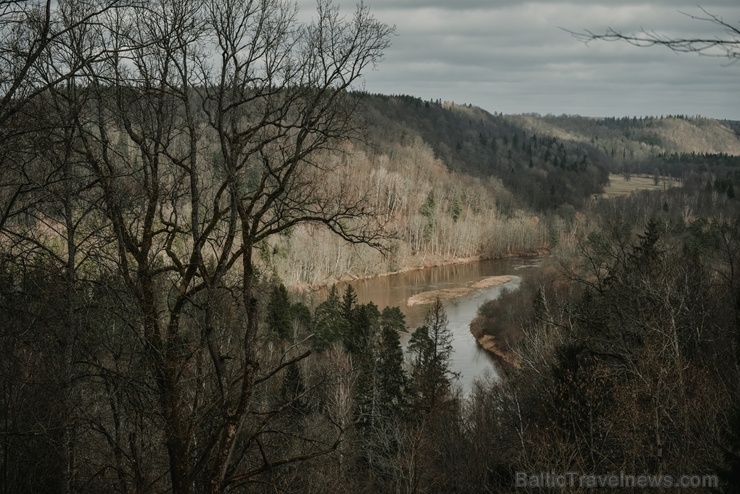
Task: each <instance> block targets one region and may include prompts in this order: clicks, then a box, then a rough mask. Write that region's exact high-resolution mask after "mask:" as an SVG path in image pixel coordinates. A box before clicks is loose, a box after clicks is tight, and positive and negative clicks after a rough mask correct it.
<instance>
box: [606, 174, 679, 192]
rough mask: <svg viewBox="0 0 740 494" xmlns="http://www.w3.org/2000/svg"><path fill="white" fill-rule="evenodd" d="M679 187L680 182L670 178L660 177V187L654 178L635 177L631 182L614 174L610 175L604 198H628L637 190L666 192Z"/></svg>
mask: <svg viewBox="0 0 740 494" xmlns="http://www.w3.org/2000/svg"><path fill="white" fill-rule="evenodd" d="M679 185H680V184H679V182H678V181H676V180H674V179H672V178H668V177H660V180H659V182H658V185H655V179H654V178H653V177H647V176H636V175H633V176H632V177H631V178H630V179H629V180H625V179H624V176H622V175H616V174H614V173H612V174H610V175H609V185H607V186H606V187H604V194H603V196H604V197H616V196H626V195H629V194H631V193H632V192H635V191H637V190H665V189H666V188H668V187H678V186H679Z"/></svg>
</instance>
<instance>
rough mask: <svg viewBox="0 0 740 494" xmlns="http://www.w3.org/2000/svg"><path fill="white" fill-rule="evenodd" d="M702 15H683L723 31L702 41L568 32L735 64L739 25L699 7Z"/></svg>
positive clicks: (584, 38)
mask: <svg viewBox="0 0 740 494" xmlns="http://www.w3.org/2000/svg"><path fill="white" fill-rule="evenodd" d="M699 9H700V10H701V12H702V14H701V15H693V14H688V13H684V12H682V13H683V14H684V15H686V16H687V17H689V18H691V19H695V20H697V21H701V22H708V23H710V24H714V25H715V26H716V27H717V28H719V29H720V31H722V34H721V35H717V36H712V37H707V38H702V37H697V38H671V37H669V36H665V35H662V34H660V33H657V32H655V31H646V30H641V31H640V32H638V33H633V34H625V33H623V32H621V31H617V30H615V29H612V28H608V29H607V30H606V31H605V32H604V33H594V32H592V31H589V30H585V31H583V32H574V31H568V30H566V31H568V32H569V33H571V34H572V35H573V36H575V37H576V38H577V39H579V40H581V41H584V42H589V41H594V40H599V41H623V42H627V43H629V44H631V45H635V46H639V47H648V46H665V47H668V48H670V49H671V50H673V51H675V52H678V53H698V54H700V55H704V56H712V57H722V58H729V59H730V60H731V61H733V62H734V61H736V60H738V58H740V26H737V25H733V24H731V23H729V22H727V21H725V20H724V19H723V18H722V17H720V16H718V15H716V14H712V13H710V12H708V11H707V10H705V9H704V8H701V7H700V8H699Z"/></svg>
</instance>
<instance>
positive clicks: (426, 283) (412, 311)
mask: <svg viewBox="0 0 740 494" xmlns="http://www.w3.org/2000/svg"><path fill="white" fill-rule="evenodd" d="M541 262H542V259H538V258H515V259H495V260H490V261H477V262H471V263H466V264H454V265H446V266H438V267H433V268H427V269H422V270H416V271H408V272H404V273H399V274H393V275H388V276H380V277H377V278H371V279H366V280H358V281H355V282H352V283H351V285H352V287H353V288H354V289H355V291H356V292H357V302H358V303H361V304H365V303H368V302H373V303H374V304H376V305H377V306H378V308H379V309H381V310H382V309H383V308H384V307H386V306H391V307H392V306H398V307H399V308H400V309H401V311H403V313H404V314H405V315H406V325H407V326H408V327H409V333H408V334H406V335H402V337H401V341H402V343H403V344H404V345H405V344H406V342H408V339H409V337H410V335H411V332H412V331H413V330H414V329H415V328H416V327H418V326H420V325H421V324H422V323H423V322H424V316H425V315H426V312H427V310H428V309H429V305H414V306H409V305H408V304H407V301H408V299H409V297H411V296H412V295H416V294H418V293H422V292H427V291H431V290H440V289H449V288H458V287H462V286H465V285H467V284H469V283H470V282H475V281H479V280H481V279H483V278H486V277H489V276H499V275H513V276H514V279H512V281H510V282H509V283H506V284H505V285H502V286H498V287H493V288H484V289H480V290H476V291H473V292H471V293H468V294H467V295H464V296H462V297H460V298H456V299H451V300H445V301H443V304H444V307H445V310H446V312H447V317H448V319H449V328H450V330H451V331H452V335H453V343H452V345H453V353H452V362H451V367H452V371H453V372H456V373H459V375H460V377H459V378H458V379H457V381H456V384H458V385H459V386H461V388H462V391H463V393H467V392H468V391H470V389H471V386H472V384H473V382H474V381H475V379H477V378H480V377H484V376H486V374H491V375H492V376H493V377H494V378H495V377H496V376H497V371H496V366H497V363H496V362H495V360H494V358H493V357H492V356H491V355H489V354H488V352H486V351H485V350H483V349H481V348H480V346H478V343H477V342H476V341H475V338H473V335H472V334H470V322H471V321H472V320H473V318H475V316H476V313H477V311H478V307H480V306H481V305H482V304H483V303H484V302H486V301H488V300H491V299H495V298H496V297H498V296H499V295H500V294H501V291H502V290H504V289H510V290H516V289H517V288H518V286H519V284H520V283H521V281H522V279H525V278H528V277H535V276H538V274H539V272H540V269H538V268H539V266H540V264H541Z"/></svg>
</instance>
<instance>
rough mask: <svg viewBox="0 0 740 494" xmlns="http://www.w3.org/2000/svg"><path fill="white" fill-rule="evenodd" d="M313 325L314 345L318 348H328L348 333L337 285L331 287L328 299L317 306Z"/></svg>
mask: <svg viewBox="0 0 740 494" xmlns="http://www.w3.org/2000/svg"><path fill="white" fill-rule="evenodd" d="M313 327H314V338H313V346H314V348H316V349H318V350H323V349H325V348H327V347H328V346H329V345H331V344H332V343H334V342H335V341H341V340H342V339H343V338H344V335H345V334H346V333H347V319H346V318H345V317H344V313H343V311H342V300H341V299H340V298H339V293H338V292H337V287H336V286H332V287H331V289H330V290H329V296H328V297H327V299H326V300H324V301H323V302H321V303H320V304H319V305H318V306H317V307H316V310H315V311H314V317H313Z"/></svg>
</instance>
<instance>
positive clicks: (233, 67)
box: [0, 0, 392, 492]
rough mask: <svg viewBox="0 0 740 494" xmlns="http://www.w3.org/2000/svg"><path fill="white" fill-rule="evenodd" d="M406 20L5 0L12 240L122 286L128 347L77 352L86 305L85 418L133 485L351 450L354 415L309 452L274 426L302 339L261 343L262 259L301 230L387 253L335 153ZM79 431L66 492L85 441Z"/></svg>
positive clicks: (74, 326) (244, 475)
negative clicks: (275, 390)
mask: <svg viewBox="0 0 740 494" xmlns="http://www.w3.org/2000/svg"><path fill="white" fill-rule="evenodd" d="M391 33H392V28H390V27H388V26H386V25H384V24H382V23H380V22H378V21H377V20H376V19H375V18H373V16H372V15H371V14H370V12H369V11H368V9H367V7H365V6H364V5H362V4H360V5H359V6H358V7H357V9H356V11H355V12H354V14H353V15H350V16H349V17H346V16H344V15H342V14H340V12H339V10H338V8H337V7H335V6H334V5H332V4H331V2H329V1H325V0H321V1H319V2H318V3H317V10H316V13H315V15H314V17H313V20H312V21H311V22H308V23H302V22H299V21H298V12H297V7H295V6H294V5H293V4H292V3H290V2H286V1H282V0H247V1H244V0H207V1H205V2H204V1H201V0H197V1H193V0H159V1H155V2H148V1H147V2H138V1H135V0H133V1H129V0H87V1H58V2H57V1H52V0H48V1H47V2H46V3H37V2H30V1H2V2H0V141H1V142H2V143H1V144H0V162H2V168H3V173H2V177H1V178H0V229H2V233H3V235H2V241H3V245H4V249H3V250H4V252H5V254H6V255H12V256H17V259H16V261H15V262H16V264H20V263H23V262H36V261H35V259H38V256H37V254H38V253H44V255H46V256H48V257H49V259H51V262H52V263H55V264H56V265H58V266H59V267H60V268H63V269H64V272H65V273H66V278H65V279H66V283H67V286H68V289H69V290H70V292H74V290H76V289H77V286H78V281H79V280H80V279H87V280H90V279H97V280H101V279H103V278H105V277H106V276H108V275H113V276H115V277H119V276H120V279H121V280H122V282H123V285H119V286H117V287H115V288H114V287H113V286H108V288H107V289H106V291H107V293H114V292H115V293H117V295H115V296H114V298H116V299H117V300H118V302H117V303H116V304H117V307H116V308H115V310H113V311H112V312H108V313H109V314H112V313H115V314H117V316H115V317H113V319H111V320H110V323H111V331H112V333H111V334H108V335H106V336H104V338H110V337H113V338H115V337H116V336H115V334H116V332H119V333H118V335H119V336H121V337H123V338H124V339H125V340H126V341H127V343H126V344H125V345H124V346H123V347H119V350H120V351H115V352H113V353H110V352H108V351H105V350H104V348H105V345H104V347H103V348H101V349H99V351H88V352H87V355H86V356H85V357H81V356H80V355H79V353H78V351H79V350H80V349H79V348H74V342H75V341H78V339H79V338H78V337H77V336H76V333H75V332H77V331H84V328H83V326H84V324H82V323H80V322H79V320H78V319H77V316H76V315H75V314H76V313H77V312H78V311H79V310H78V309H77V308H75V307H74V306H73V305H74V304H73V303H72V302H70V306H69V308H68V309H69V310H68V311H67V312H66V314H67V315H68V317H69V319H68V320H66V323H67V324H68V325H69V329H70V332H69V334H68V335H66V336H65V337H64V338H65V339H64V341H66V343H65V344H64V345H63V346H64V348H65V352H66V353H65V358H66V359H67V363H68V364H71V362H72V361H74V360H76V359H78V358H84V359H85V361H87V362H88V365H89V367H88V371H89V372H91V373H93V375H96V376H98V377H97V378H96V379H97V380H98V381H97V382H99V383H101V384H102V385H103V388H101V389H99V390H98V391H99V392H100V393H102V394H103V395H105V394H109V393H112V394H110V399H111V401H110V410H109V411H108V412H107V413H99V414H98V413H97V412H96V413H92V414H85V415H86V418H85V419H84V420H85V421H88V427H86V429H88V430H89V429H90V427H91V428H92V430H96V431H97V432H98V433H99V437H100V438H104V439H105V441H104V442H107V443H108V446H109V447H110V448H112V451H113V454H112V458H114V461H113V462H112V464H105V465H103V464H101V465H99V468H101V470H100V474H101V475H102V472H104V471H106V470H107V469H110V470H111V471H115V472H116V473H115V476H116V477H117V479H118V482H119V488H120V489H121V491H123V492H125V491H127V490H129V489H135V490H137V491H139V492H143V491H151V490H152V489H154V490H161V489H162V488H163V487H164V488H170V489H172V490H173V491H174V492H189V491H190V490H191V489H193V488H194V486H198V488H199V490H208V491H212V492H222V491H223V490H224V489H226V488H227V487H229V486H232V485H235V484H237V483H240V482H241V483H243V482H245V481H247V480H248V479H250V478H251V477H252V476H254V475H257V474H259V473H261V472H263V471H266V470H269V469H270V468H273V467H274V466H276V465H283V464H289V463H291V462H296V461H301V460H305V459H307V458H312V457H315V456H317V455H320V454H323V453H324V452H326V451H331V450H332V449H333V448H336V443H337V441H338V439H339V438H341V436H342V430H341V428H340V427H330V430H326V431H324V440H317V439H315V438H314V439H311V438H306V442H305V445H306V446H305V447H304V448H303V449H301V450H297V451H293V452H289V451H280V450H277V451H269V450H268V449H269V448H268V447H267V446H266V444H265V439H263V438H262V437H261V434H262V433H264V429H265V427H267V423H268V418H269V417H270V413H269V407H267V405H265V403H263V402H261V401H260V400H258V399H257V398H256V396H257V394H259V388H260V386H262V387H264V386H265V385H266V384H265V383H266V382H268V381H269V380H270V378H271V377H274V376H275V375H276V374H277V373H278V371H280V370H282V369H284V368H285V367H286V366H287V365H289V364H290V363H292V362H296V361H298V360H301V359H302V358H305V356H306V354H305V353H300V352H298V353H296V354H293V353H285V354H284V355H282V357H280V358H277V359H267V358H266V357H264V355H265V354H264V353H263V352H261V351H260V350H259V348H260V345H261V341H262V339H261V336H260V329H259V327H258V319H259V317H258V307H257V298H256V297H257V295H258V292H259V290H258V288H257V286H256V285H257V283H258V281H259V277H258V275H257V273H256V271H255V263H254V259H253V255H254V252H255V251H256V250H257V249H258V248H260V245H261V243H264V242H265V241H267V240H268V239H269V238H270V237H271V236H273V235H276V234H280V233H285V232H288V231H289V230H290V229H291V228H293V227H295V226H296V225H299V224H305V223H315V224H321V225H324V226H326V227H327V228H329V229H330V230H331V231H333V232H335V233H336V234H338V235H339V236H341V237H342V238H344V239H346V240H347V241H350V242H357V243H367V244H370V245H373V246H375V247H378V248H382V247H383V244H382V239H383V236H384V235H385V234H386V233H385V231H384V229H383V221H384V216H383V214H382V213H381V212H380V211H375V210H373V208H371V207H366V206H365V201H364V199H365V194H366V191H364V190H363V189H362V187H361V184H358V183H356V182H355V181H353V180H352V177H351V175H350V173H349V172H348V171H347V170H346V169H345V167H340V166H339V164H338V162H337V160H336V157H331V156H332V153H334V152H335V151H336V150H339V149H340V148H341V146H342V145H343V143H344V142H345V141H346V140H348V139H353V138H355V137H357V135H358V126H357V123H356V119H355V110H356V106H357V101H356V100H355V99H353V98H352V97H350V95H349V94H348V93H349V90H350V89H352V88H354V87H356V85H357V83H358V82H359V81H360V78H361V76H362V74H363V73H364V72H365V71H366V70H367V69H369V68H371V67H373V66H374V65H375V64H376V63H377V62H379V61H380V60H381V58H382V54H383V51H384V50H385V49H386V48H387V46H388V44H389V36H390V35H391ZM105 273H108V274H105ZM70 300H71V299H70ZM109 309H112V307H109ZM108 349H110V347H108ZM88 350H89V349H88ZM121 352H123V353H121ZM122 358H123V359H124V360H125V361H127V363H125V364H124V363H123V361H122V360H121V359H122ZM114 376H119V377H114ZM63 378H64V379H66V381H65V382H66V383H67V384H65V386H71V385H70V384H69V383H70V382H71V381H73V380H74V379H75V376H72V375H65V376H63ZM119 378H120V379H122V380H120V379H119ZM121 386H122V388H121ZM114 389H118V390H119V391H121V392H120V393H119V391H114ZM124 389H125V391H123V390H124ZM72 395H73V393H72V392H70V393H68V395H67V396H66V398H65V399H66V400H67V401H66V405H65V406H66V407H69V408H70V409H71V408H74V398H73V397H72ZM124 395H125V396H127V397H128V398H130V397H133V396H137V398H136V400H143V401H140V405H141V406H140V407H138V408H137V407H134V408H127V407H128V406H129V405H130V402H128V401H127V400H128V398H126V397H124ZM85 396H87V397H89V394H88V393H87V392H86V394H85ZM83 401H84V400H83ZM124 402H125V403H124ZM144 403H146V405H144ZM88 405H90V406H92V405H91V404H88ZM144 406H145V407H147V408H149V407H151V409H149V410H147V409H145V408H141V407H144ZM124 409H126V410H127V411H126V412H124ZM255 414H256V415H255ZM255 417H257V418H255ZM259 417H262V418H259ZM126 436H128V439H123V438H124V437H126ZM64 437H65V441H67V443H66V444H67V448H66V452H67V456H66V458H65V460H64V461H65V462H66V464H67V475H68V485H67V488H68V490H70V491H71V490H74V488H73V486H74V483H75V482H76V480H75V478H76V477H77V476H78V467H77V463H76V460H75V456H74V451H75V448H74V442H75V440H76V439H75V438H76V437H77V435H76V433H75V431H74V430H73V429H72V428H71V427H68V428H67V429H65V431H64ZM327 438H328V439H327ZM250 451H251V452H255V451H259V454H257V455H256V456H252V453H250ZM103 456H104V455H103ZM143 462H149V463H150V465H149V466H146V465H145V463H143ZM104 463H105V462H104ZM155 472H157V473H155ZM162 472H168V473H167V474H166V475H162Z"/></svg>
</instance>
